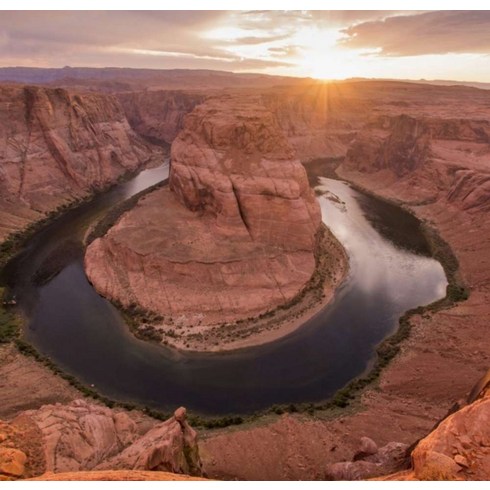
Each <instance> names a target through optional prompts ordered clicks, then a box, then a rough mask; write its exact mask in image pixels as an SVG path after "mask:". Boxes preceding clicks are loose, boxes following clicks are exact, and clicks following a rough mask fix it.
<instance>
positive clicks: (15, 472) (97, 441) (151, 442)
mask: <svg viewBox="0 0 490 490" xmlns="http://www.w3.org/2000/svg"><path fill="white" fill-rule="evenodd" d="M2 434H4V435H3V436H2ZM0 439H1V440H0V474H3V475H5V476H6V477H15V478H19V477H22V476H23V477H26V476H27V477H28V476H34V475H36V474H37V475H38V474H40V473H44V472H53V473H60V472H78V471H87V470H93V469H97V470H113V469H116V470H118V469H130V470H141V471H170V472H173V473H183V474H192V475H197V476H199V475H200V474H201V462H200V458H199V450H198V446H197V434H196V432H195V431H194V430H193V429H192V428H191V427H190V426H189V424H188V423H187V421H186V411H185V409H184V408H179V409H178V410H176V412H175V414H174V416H173V417H171V418H170V419H168V420H167V421H165V422H163V423H160V424H155V422H154V421H152V420H150V419H149V420H145V419H142V416H141V415H139V414H138V413H133V412H124V411H121V410H119V411H117V410H111V409H109V408H106V407H103V406H100V405H95V404H93V403H89V402H87V401H84V400H75V401H73V402H71V403H69V404H67V405H62V404H60V403H57V404H56V405H45V406H43V407H41V408H39V409H37V410H30V411H26V412H22V413H21V414H19V415H18V416H17V417H16V418H15V419H14V420H13V421H12V422H10V423H9V424H6V423H0ZM33 447H34V449H33ZM39 460H41V461H39ZM24 465H27V467H28V471H27V472H26V474H24Z"/></svg>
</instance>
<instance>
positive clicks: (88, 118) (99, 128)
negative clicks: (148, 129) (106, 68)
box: [0, 86, 152, 239]
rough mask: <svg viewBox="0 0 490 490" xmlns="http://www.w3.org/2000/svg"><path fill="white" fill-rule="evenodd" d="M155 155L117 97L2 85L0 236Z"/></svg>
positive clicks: (0, 110)
mask: <svg viewBox="0 0 490 490" xmlns="http://www.w3.org/2000/svg"><path fill="white" fill-rule="evenodd" d="M151 154H152V150H151V149H150V147H149V146H148V144H146V143H145V142H144V141H143V140H142V139H141V138H140V137H139V136H138V135H136V134H135V133H134V131H133V130H132V129H131V128H130V126H129V124H128V121H127V120H126V117H125V115H124V112H123V110H122V108H121V106H120V104H119V103H118V101H117V100H116V99H115V98H114V97H113V96H110V95H102V94H89V93H84V94H74V93H70V92H68V91H66V90H64V89H48V88H42V87H34V86H32V87H30V86H24V87H22V86H1V87H0V239H1V238H3V237H5V236H6V235H8V234H9V233H10V232H12V231H15V230H18V229H20V228H23V227H24V226H25V225H26V224H27V223H28V222H30V221H34V220H36V219H39V218H42V217H43V216H44V215H45V213H47V212H49V211H52V210H54V209H56V208H57V207H58V206H60V205H62V204H65V203H68V202H69V201H72V200H73V199H75V198H80V197H83V196H86V195H87V194H89V193H90V192H93V191H94V190H96V189H101V188H103V187H104V186H107V185H108V184H110V183H113V182H115V181H116V180H117V178H118V177H120V176H121V175H123V174H125V173H126V172H128V171H133V170H135V169H137V168H138V167H139V166H140V165H141V164H142V163H143V162H145V161H146V160H148V159H149V158H150V156H151Z"/></svg>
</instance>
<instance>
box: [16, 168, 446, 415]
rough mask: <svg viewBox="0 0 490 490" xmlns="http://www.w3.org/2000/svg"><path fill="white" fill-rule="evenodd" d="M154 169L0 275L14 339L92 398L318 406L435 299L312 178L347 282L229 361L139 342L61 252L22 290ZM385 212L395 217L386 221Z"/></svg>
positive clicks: (335, 188) (355, 203)
mask: <svg viewBox="0 0 490 490" xmlns="http://www.w3.org/2000/svg"><path fill="white" fill-rule="evenodd" d="M165 171H166V170H165V169H155V170H152V171H147V172H144V173H142V174H140V176H139V177H137V178H136V179H135V180H134V181H132V182H130V183H127V184H124V185H122V186H120V187H118V188H116V189H113V190H112V191H110V192H109V193H107V194H104V195H103V196H100V197H99V198H98V199H97V200H96V201H94V202H93V203H90V204H89V205H84V206H82V207H81V208H78V209H76V210H73V211H72V212H70V213H68V214H67V215H66V216H64V217H63V218H62V219H60V220H58V221H57V222H55V223H53V224H52V225H50V226H48V227H47V228H46V229H45V230H43V231H42V232H41V233H39V234H38V235H37V236H36V237H35V238H34V239H33V240H32V241H31V242H30V245H29V247H28V249H27V250H26V251H25V253H24V254H23V256H22V257H21V258H20V259H19V260H17V261H16V262H14V263H13V264H12V265H11V267H10V269H9V275H10V278H11V282H12V283H13V284H12V285H13V286H14V288H15V293H16V294H17V298H18V301H19V304H20V306H21V308H22V310H23V311H24V312H25V314H26V316H27V317H28V327H27V328H26V332H25V337H26V339H27V340H28V341H30V342H32V343H33V344H34V345H35V346H36V348H37V349H38V350H39V351H41V352H42V353H43V354H46V355H48V356H50V357H51V358H52V359H53V360H55V361H56V363H58V364H59V365H61V366H62V367H63V368H64V369H65V370H66V371H68V372H70V373H72V374H74V375H75V376H77V377H78V378H79V379H81V380H82V381H84V382H85V383H87V384H94V385H95V387H96V389H97V390H98V391H99V392H100V393H102V394H104V395H107V396H109V397H112V398H114V399H118V400H128V401H136V402H139V403H142V404H145V405H148V406H152V407H155V408H160V409H172V408H175V407H176V406H178V405H184V406H186V407H188V408H189V409H191V410H194V411H197V412H201V413H207V414H224V413H246V412H251V411H254V410H258V409H261V408H265V407H267V406H270V405H272V404H275V403H290V402H304V401H319V400H323V399H326V398H328V397H329V396H330V395H332V394H333V393H334V392H335V391H336V390H337V389H339V388H341V387H342V386H344V385H345V384H346V383H347V382H348V381H350V380H351V379H352V378H354V377H355V376H357V375H359V374H361V373H362V372H363V371H365V370H366V368H367V367H368V366H369V364H370V362H372V360H373V356H374V352H375V347H376V345H377V344H378V343H379V342H381V341H382V340H383V339H384V338H385V337H386V336H387V335H389V334H390V333H392V332H393V331H394V329H395V328H396V325H397V319H398V318H399V316H400V315H401V314H402V313H403V312H404V311H406V310H407V309H409V308H412V307H415V306H418V305H423V304H427V303H430V302H432V301H434V300H436V299H438V298H441V297H443V296H444V294H445V287H446V279H445V276H444V272H443V270H442V267H441V265H440V264H439V263H438V262H436V261H435V260H433V259H431V258H429V257H426V256H423V255H420V254H419V255H416V254H415V253H413V252H412V251H410V250H406V249H403V248H401V247H400V244H399V243H398V244H395V242H396V240H395V241H390V240H388V239H387V238H385V237H384V236H382V235H381V234H380V233H381V232H382V229H381V228H382V227H380V224H379V220H381V221H383V203H381V202H380V201H377V200H374V199H372V198H370V197H367V196H364V195H362V194H359V193H358V192H356V191H354V190H353V189H351V188H350V187H349V186H348V185H346V184H345V183H343V182H340V181H335V180H330V179H321V183H322V186H321V189H322V190H323V191H324V192H327V191H328V192H327V194H326V195H324V196H321V197H319V201H320V204H321V207H322V213H323V219H324V221H325V222H326V223H328V225H329V227H330V228H331V229H332V231H333V232H334V233H335V235H336V236H337V237H338V238H339V240H340V241H341V242H342V243H343V245H344V246H345V248H346V249H347V251H348V253H349V256H350V273H349V276H348V278H347V279H346V281H345V283H344V284H343V286H342V287H341V288H340V289H339V290H338V292H337V294H336V297H335V299H334V301H333V302H332V303H331V304H330V305H329V306H327V307H326V308H325V309H323V310H322V311H321V312H319V313H318V314H317V315H316V316H315V317H314V318H312V319H311V320H310V321H308V322H307V323H306V324H305V325H304V326H303V327H302V328H301V329H299V330H297V331H296V332H294V333H292V334H291V335H289V336H287V337H284V338H283V339H281V340H278V341H275V342H273V343H270V344H267V345H264V346H259V347H254V348H250V349H247V350H242V351H237V352H232V353H223V354H182V353H179V352H176V351H174V350H171V349H168V348H165V347H160V346H156V345H152V344H149V343H146V342H142V341H139V340H137V339H135V338H133V337H132V336H131V335H130V334H129V332H128V330H127V327H126V326H125V325H124V323H123V321H122V319H121V317H120V315H119V314H118V312H117V310H115V308H114V307H113V306H112V305H111V304H110V303H108V302H107V301H105V300H104V299H103V298H101V297H100V296H98V294H97V293H96V292H95V291H94V289H93V288H92V287H91V285H90V284H89V283H88V281H87V279H86V277H85V274H84V271H83V267H82V257H81V256H78V257H73V256H72V255H68V257H69V259H68V260H67V261H66V262H67V263H66V264H65V263H63V264H62V267H61V271H60V272H59V273H58V274H57V275H55V277H53V278H52V279H51V280H49V281H48V282H46V283H44V284H35V283H34V282H35V281H32V279H31V278H32V277H33V276H34V275H35V273H36V271H37V270H38V269H39V268H40V267H41V266H42V265H43V262H44V267H45V262H46V258H47V257H48V258H51V257H53V254H54V255H56V250H59V249H60V247H62V244H63V243H65V242H69V243H70V244H71V245H72V244H73V242H74V241H75V242H76V241H77V240H80V239H81V237H83V235H84V233H85V230H86V227H87V225H88V224H89V223H90V222H92V221H93V220H94V219H95V218H96V217H97V216H101V215H103V214H104V212H106V211H107V210H108V208H109V207H110V206H111V205H113V204H115V203H117V202H120V201H121V200H124V199H126V198H128V197H129V196H130V195H133V194H135V193H136V192H138V191H139V190H141V188H144V187H146V186H150V185H152V184H154V183H155V182H157V181H158V180H161V179H162V178H164V177H165V176H166V174H165ZM332 194H333V195H335V196H337V197H332ZM370 205H371V206H370ZM379 206H381V208H379ZM392 213H399V214H398V215H397V216H395V219H392V218H393V216H392ZM389 214H390V219H388V220H384V221H383V222H384V223H385V224H386V226H388V227H389V228H390V230H389V231H390V233H388V234H387V236H400V234H401V235H403V233H404V232H406V229H410V230H411V231H410V234H413V233H420V232H419V231H417V229H416V228H415V229H414V228H413V227H412V228H410V226H412V225H413V223H412V225H411V224H410V223H409V221H407V219H408V218H407V215H406V213H404V212H402V211H401V210H399V209H397V208H395V209H393V210H391V211H390V213H389ZM368 218H369V219H368ZM370 220H371V221H370ZM376 223H377V224H376ZM375 224H376V226H375ZM397 227H398V228H399V230H398V232H396V228H397ZM412 238H417V237H412ZM418 240H423V238H422V237H421V235H419V236H418ZM421 243H422V242H421ZM50 260H51V259H50Z"/></svg>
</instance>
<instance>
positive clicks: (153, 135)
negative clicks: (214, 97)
mask: <svg viewBox="0 0 490 490" xmlns="http://www.w3.org/2000/svg"><path fill="white" fill-rule="evenodd" d="M117 98H118V100H119V101H120V103H121V105H122V107H123V108H124V112H125V114H126V117H127V119H128V121H129V124H130V125H131V127H132V128H133V129H134V130H135V131H136V133H138V134H140V135H141V136H143V137H144V138H146V139H148V140H149V141H151V142H152V143H155V144H160V145H162V144H163V145H168V146H170V144H171V143H172V141H173V140H174V139H175V137H176V136H177V134H178V133H179V131H180V130H181V129H182V127H183V125H184V116H185V115H186V114H188V113H189V112H191V111H192V110H193V109H194V107H196V105H198V104H200V103H201V102H203V100H204V99H205V95H204V94H203V93H198V92H181V91H174V90H145V91H144V92H126V93H124V92H123V93H120V94H118V95H117Z"/></svg>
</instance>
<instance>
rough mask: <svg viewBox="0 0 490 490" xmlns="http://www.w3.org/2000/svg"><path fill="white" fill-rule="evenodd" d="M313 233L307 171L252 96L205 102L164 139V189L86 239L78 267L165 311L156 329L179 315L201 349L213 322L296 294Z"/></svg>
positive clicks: (110, 289) (335, 273)
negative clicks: (167, 159)
mask: <svg viewBox="0 0 490 490" xmlns="http://www.w3.org/2000/svg"><path fill="white" fill-rule="evenodd" d="M319 228H320V208H319V206H318V203H317V202H316V200H315V198H314V194H313V192H312V190H311V189H310V187H309V184H308V179H307V176H306V172H305V170H304V168H303V167H302V165H301V163H300V162H299V160H298V159H296V158H295V153H294V151H293V149H292V148H291V147H290V146H289V144H288V142H287V141H286V139H285V138H284V136H283V134H282V132H281V130H280V128H279V127H278V126H277V124H276V122H275V120H274V117H273V114H272V113H271V112H270V111H268V110H267V109H266V107H264V106H262V105H261V100H260V98H253V99H250V98H247V99H243V98H241V97H239V96H232V95H229V96H221V97H211V98H208V99H207V100H206V102H204V103H203V104H201V105H199V106H197V107H196V108H195V109H193V110H192V112H190V113H189V114H188V115H187V116H186V117H185V123H184V126H183V129H182V130H181V131H180V133H179V134H178V136H177V137H176V139H175V140H174V141H173V143H172V148H171V166H170V178H169V188H168V189H167V188H164V189H160V190H157V191H154V192H152V193H150V194H148V195H146V196H145V197H144V198H143V199H141V200H140V201H139V202H138V204H137V206H136V207H135V208H134V209H133V210H131V211H129V212H127V213H125V214H123V215H122V216H121V218H120V219H119V220H118V221H117V223H116V224H115V226H113V227H112V228H111V229H110V230H109V231H108V233H107V234H106V235H105V236H104V237H102V238H98V239H96V240H95V241H94V242H92V243H91V244H90V245H89V247H88V248H87V253H86V256H85V267H86V271H87V275H88V277H89V279H90V281H91V282H92V283H93V284H94V285H95V287H96V288H97V290H98V291H99V292H100V293H101V294H103V295H104V296H106V297H109V298H111V299H112V300H116V301H117V302H118V303H120V304H122V305H123V306H124V307H126V308H128V307H129V306H130V305H132V304H137V305H140V306H141V307H143V308H144V309H145V310H148V311H151V312H155V313H157V314H159V315H161V316H162V317H163V319H164V322H165V323H164V325H163V326H162V327H160V326H157V329H158V330H159V331H160V330H161V329H163V331H165V330H166V331H169V330H172V331H173V329H174V328H175V325H176V324H177V323H178V321H179V318H182V319H183V325H184V326H186V327H189V328H192V331H193V333H192V334H191V335H192V338H195V337H196V336H199V338H201V337H204V341H205V342H204V343H203V344H202V345H205V343H206V342H208V343H209V341H208V339H207V337H208V335H207V333H208V331H209V330H211V329H214V331H216V328H217V327H216V326H217V325H219V324H227V323H232V322H236V321H240V320H242V319H244V318H249V317H256V316H259V315H261V314H263V313H266V312H269V311H270V310H273V309H274V308H275V307H277V306H280V305H283V304H285V303H288V302H291V301H292V300H294V298H295V297H296V296H297V295H298V294H299V293H300V292H301V291H302V289H303V288H304V287H305V285H306V284H307V283H308V281H309V280H310V278H311V276H312V274H313V272H314V270H315V251H316V250H317V249H318V248H319V247H320V244H319V243H318V242H319V241H320V240H322V241H323V242H325V240H324V239H323V235H322V236H320V230H319ZM323 233H324V234H327V235H329V232H327V231H324V232H323ZM326 246H328V247H329V251H328V252H324V254H325V256H326V257H328V256H329V255H330V256H331V257H330V259H331V260H330V263H329V264H328V265H327V266H325V272H326V273H328V274H329V275H330V276H331V277H333V278H334V279H333V280H332V281H331V283H329V284H328V287H325V288H324V292H323V293H322V294H324V295H326V296H329V297H331V296H332V294H333V289H334V287H335V285H336V284H337V283H338V281H339V280H340V279H341V278H342V276H343V273H342V272H341V271H342V269H344V268H345V267H346V266H345V263H344V258H343V255H342V251H341V249H340V247H338V246H337V247H335V243H334V240H333V239H332V238H330V241H329V242H328V244H327V245H326ZM330 250H331V251H332V252H331V253H330ZM337 263H338V265H336V264H337ZM339 269H340V271H339ZM184 322H185V323H184ZM195 325H197V329H196V328H195V327H194V326H195ZM196 330H198V332H197V333H196ZM222 330H225V332H224V333H223V335H228V333H229V332H227V330H229V327H228V325H224V326H223V327H222ZM210 335H211V334H210ZM212 335H213V338H216V337H217V336H219V334H218V333H214V332H213V334H212ZM181 337H184V336H183V335H181ZM217 343H218V342H217V341H214V342H213V344H214V345H216V344H217ZM185 345H187V342H185V337H184V346H185ZM233 345H236V343H234V344H233ZM179 346H180V347H181V348H182V347H183V346H182V345H179ZM193 347H194V346H193ZM219 347H222V344H221V343H220V344H219Z"/></svg>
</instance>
